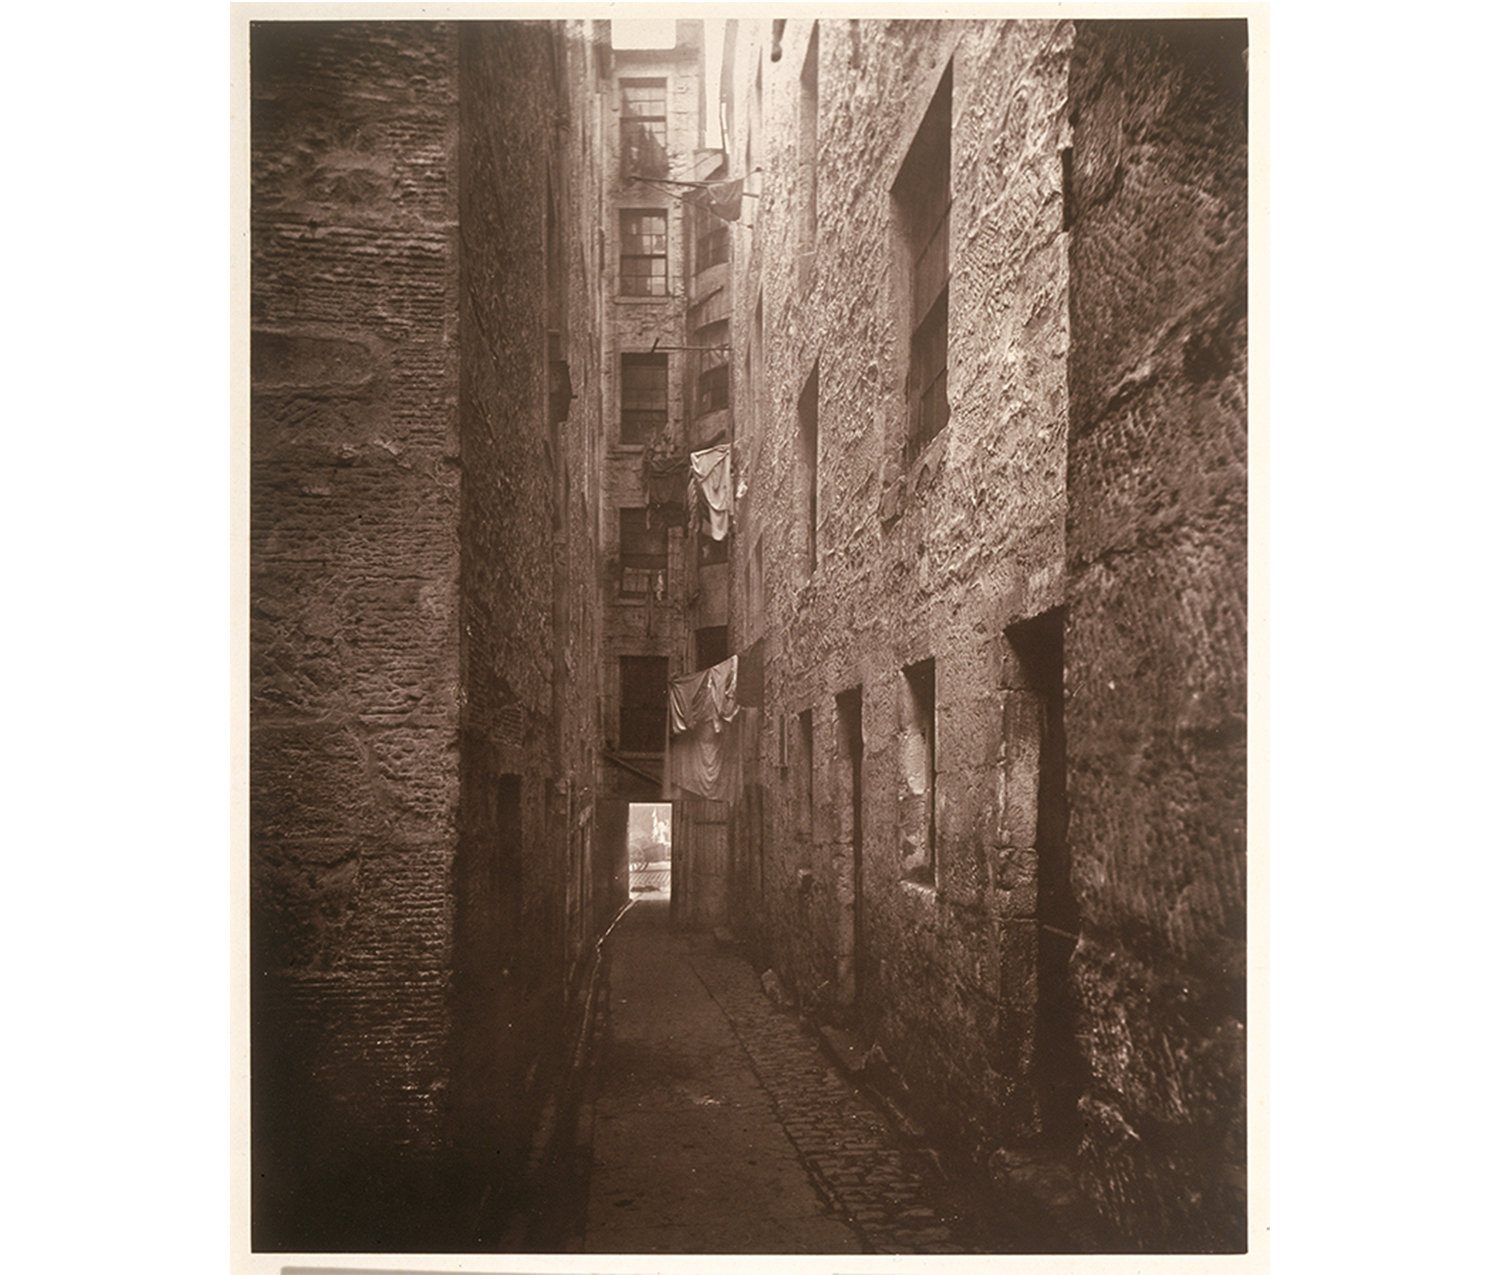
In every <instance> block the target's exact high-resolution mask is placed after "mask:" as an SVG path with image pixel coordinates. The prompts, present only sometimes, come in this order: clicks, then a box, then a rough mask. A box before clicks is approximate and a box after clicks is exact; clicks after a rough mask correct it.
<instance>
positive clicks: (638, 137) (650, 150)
mask: <svg viewBox="0 0 1500 1275" xmlns="http://www.w3.org/2000/svg"><path fill="white" fill-rule="evenodd" d="M668 170H669V163H668V158H667V82H666V81H665V80H621V81H620V171H621V175H622V176H623V177H624V178H625V180H626V181H629V180H630V179H631V178H632V177H665V176H666V175H667V173H668Z"/></svg>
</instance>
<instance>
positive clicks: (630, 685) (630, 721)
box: [620, 655, 667, 753]
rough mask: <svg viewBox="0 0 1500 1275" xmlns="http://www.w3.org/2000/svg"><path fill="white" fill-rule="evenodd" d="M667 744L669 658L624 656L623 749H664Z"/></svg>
mask: <svg viewBox="0 0 1500 1275" xmlns="http://www.w3.org/2000/svg"><path fill="white" fill-rule="evenodd" d="M666 746H667V658H666V656H664V655H622V656H621V657H620V751H621V752H625V753H660V752H662V751H664V750H665V748H666Z"/></svg>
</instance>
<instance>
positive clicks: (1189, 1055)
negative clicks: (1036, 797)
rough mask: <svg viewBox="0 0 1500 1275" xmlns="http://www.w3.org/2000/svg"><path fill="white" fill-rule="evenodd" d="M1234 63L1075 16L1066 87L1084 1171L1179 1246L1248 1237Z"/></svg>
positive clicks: (1227, 25)
mask: <svg viewBox="0 0 1500 1275" xmlns="http://www.w3.org/2000/svg"><path fill="white" fill-rule="evenodd" d="M1245 45H1246V28H1245V24H1244V23H1243V22H1242V21H1235V22H1219V23H1185V22H1183V23H1174V22H1160V23H1138V22H1119V23H1092V22H1089V23H1080V24H1079V31H1078V39H1077V46H1076V50H1075V54H1074V60H1073V66H1072V70H1071V85H1070V90H1069V92H1070V99H1071V103H1072V105H1071V110H1072V112H1073V117H1074V138H1073V159H1072V169H1073V187H1072V190H1071V191H1070V195H1071V205H1072V207H1071V209H1070V212H1071V215H1072V217H1073V218H1074V224H1073V228H1072V251H1071V269H1072V306H1071V309H1072V327H1073V345H1072V353H1071V357H1070V359H1069V367H1068V375H1069V381H1070V388H1071V399H1072V404H1071V413H1070V417H1071V419H1070V426H1069V434H1070V438H1069V466H1068V627H1067V654H1068V672H1067V682H1068V703H1067V741H1068V745H1067V746H1068V756H1069V807H1070V811H1069V813H1070V825H1069V835H1070V840H1071V842H1072V845H1073V854H1074V856H1075V864H1076V866H1075V876H1076V879H1077V881H1078V883H1079V890H1080V905H1081V909H1082V916H1083V939H1082V942H1081V944H1080V946H1079V950H1078V952H1077V954H1076V955H1075V957H1074V960H1073V973H1074V979H1075V981H1076V985H1077V989H1078V994H1079V997H1080V1000H1081V1003H1082V1007H1083V1017H1082V1026H1083V1029H1084V1035H1085V1039H1086V1053H1087V1059H1088V1064H1089V1070H1090V1077H1091V1079H1090V1084H1089V1088H1088V1092H1087V1095H1086V1097H1085V1101H1084V1106H1083V1110H1084V1115H1085V1136H1084V1140H1083V1147H1082V1151H1083V1167H1084V1179H1085V1183H1086V1185H1087V1187H1088V1189H1089V1191H1090V1193H1091V1194H1092V1195H1093V1196H1094V1197H1095V1198H1096V1199H1098V1200H1099V1201H1100V1202H1101V1203H1102V1205H1103V1207H1104V1208H1105V1210H1106V1212H1107V1213H1108V1215H1109V1216H1110V1217H1111V1218H1112V1219H1113V1220H1114V1221H1115V1222H1116V1224H1117V1225H1118V1226H1119V1227H1120V1228H1121V1230H1122V1231H1123V1232H1124V1233H1125V1234H1127V1235H1128V1236H1130V1237H1131V1238H1132V1239H1133V1240H1135V1241H1136V1242H1137V1243H1139V1244H1141V1245H1142V1246H1144V1247H1148V1248H1156V1249H1178V1250H1184V1251H1202V1250H1220V1251H1232V1250H1237V1249H1243V1247H1244V1244H1245V1212H1244V1209H1245V1089H1244V1085H1245V1072H1244V1066H1245V712H1246V700H1245V695H1246V684H1245V675H1246V659H1245V639H1246V588H1247V585H1246V558H1245V553H1246V525H1247V524H1246V455H1247V452H1246V424H1247V410H1246V372H1245V361H1246V349H1247V345H1246V217H1247V168H1246V127H1245V100H1246V97H1245V94H1246V89H1245V67H1244V63H1243V61H1242V50H1243V49H1244V48H1245Z"/></svg>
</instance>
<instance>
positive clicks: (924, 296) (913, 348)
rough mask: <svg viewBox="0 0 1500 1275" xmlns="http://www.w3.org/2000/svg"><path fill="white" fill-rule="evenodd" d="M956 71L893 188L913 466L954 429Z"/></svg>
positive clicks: (946, 79)
mask: <svg viewBox="0 0 1500 1275" xmlns="http://www.w3.org/2000/svg"><path fill="white" fill-rule="evenodd" d="M952 131H953V67H952V65H951V64H950V65H949V67H948V70H947V71H946V72H945V73H944V75H943V78H942V80H941V82H940V83H939V84H938V87H937V91H936V92H935V93H934V94H933V98H932V103H931V105H929V106H928V108H927V114H926V115H925V116H924V117H923V119H922V123H921V126H920V127H919V128H918V129H917V135H916V137H915V138H913V139H912V144H911V149H910V150H909V151H908V152H907V156H906V161H905V163H903V164H902V166H901V172H900V174H899V175H898V176H897V178H896V184H895V186H894V187H892V190H891V195H892V199H893V201H894V203H895V210H896V223H897V225H898V227H899V229H900V233H901V237H902V240H903V243H904V251H905V254H906V265H907V269H908V272H909V273H908V288H909V293H908V297H907V303H908V306H909V311H908V313H909V315H910V325H909V329H908V330H909V331H910V333H911V345H910V361H909V363H908V368H907V380H906V399H907V436H906V445H905V456H906V459H907V461H908V462H910V461H911V460H913V459H915V458H916V456H917V454H918V453H919V452H920V451H921V450H922V448H924V447H925V446H926V445H927V444H928V443H929V442H931V441H932V440H933V439H934V438H936V437H937V435H938V433H939V432H940V431H941V430H942V428H943V427H944V426H945V425H946V424H947V423H948V273H949V266H948V213H949V208H950V205H951V202H952V191H951V182H950V166H951V150H952Z"/></svg>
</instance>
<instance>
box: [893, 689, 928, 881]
mask: <svg viewBox="0 0 1500 1275" xmlns="http://www.w3.org/2000/svg"><path fill="white" fill-rule="evenodd" d="M902 672H903V685H902V696H901V720H900V728H899V736H898V744H899V748H900V754H899V756H900V766H901V792H900V794H899V796H898V798H897V805H896V810H897V820H898V822H899V824H900V833H901V876H902V878H903V879H904V880H907V881H915V882H917V883H919V884H921V885H934V884H936V879H937V802H936V799H935V796H934V793H935V789H936V787H937V712H936V710H937V693H936V692H937V669H936V665H935V663H934V662H933V661H932V660H923V661H921V662H920V663H918V664H913V665H911V666H910V667H909V668H906V669H904V670H902Z"/></svg>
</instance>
